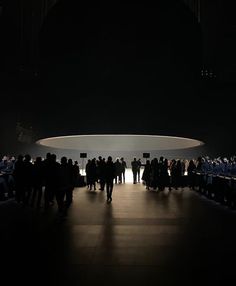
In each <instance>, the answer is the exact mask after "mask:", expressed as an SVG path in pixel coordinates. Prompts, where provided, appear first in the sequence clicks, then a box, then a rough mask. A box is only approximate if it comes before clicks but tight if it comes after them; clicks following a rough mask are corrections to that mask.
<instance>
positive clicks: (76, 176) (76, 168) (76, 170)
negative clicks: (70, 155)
mask: <svg viewBox="0 0 236 286" xmlns="http://www.w3.org/2000/svg"><path fill="white" fill-rule="evenodd" d="M73 177H74V187H78V185H79V178H80V169H79V165H78V161H75V162H74V164H73Z"/></svg>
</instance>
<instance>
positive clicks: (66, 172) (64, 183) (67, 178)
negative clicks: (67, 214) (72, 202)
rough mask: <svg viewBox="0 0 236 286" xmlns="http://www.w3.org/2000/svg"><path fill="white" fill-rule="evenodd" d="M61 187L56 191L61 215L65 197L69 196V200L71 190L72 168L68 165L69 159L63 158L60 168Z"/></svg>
mask: <svg viewBox="0 0 236 286" xmlns="http://www.w3.org/2000/svg"><path fill="white" fill-rule="evenodd" d="M59 176H60V177H59V187H58V188H57V190H56V199H57V205H58V211H59V212H60V213H61V212H63V210H64V197H65V195H66V194H67V199H68V192H69V191H70V188H71V173H70V167H69V166H68V163H67V158H66V157H64V156H63V157H62V158H61V165H60V166H59Z"/></svg>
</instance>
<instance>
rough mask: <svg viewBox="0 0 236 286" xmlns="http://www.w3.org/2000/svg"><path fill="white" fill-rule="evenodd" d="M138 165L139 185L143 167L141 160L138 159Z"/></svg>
mask: <svg viewBox="0 0 236 286" xmlns="http://www.w3.org/2000/svg"><path fill="white" fill-rule="evenodd" d="M137 163H138V169H137V176H138V183H140V170H141V167H142V162H141V159H138V161H137Z"/></svg>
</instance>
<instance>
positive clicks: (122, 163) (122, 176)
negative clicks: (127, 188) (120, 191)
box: [120, 157, 127, 183]
mask: <svg viewBox="0 0 236 286" xmlns="http://www.w3.org/2000/svg"><path fill="white" fill-rule="evenodd" d="M120 161H121V181H122V183H125V170H126V168H127V165H126V162H125V160H124V158H123V157H122V158H121V159H120Z"/></svg>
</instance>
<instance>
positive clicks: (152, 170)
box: [0, 153, 236, 212]
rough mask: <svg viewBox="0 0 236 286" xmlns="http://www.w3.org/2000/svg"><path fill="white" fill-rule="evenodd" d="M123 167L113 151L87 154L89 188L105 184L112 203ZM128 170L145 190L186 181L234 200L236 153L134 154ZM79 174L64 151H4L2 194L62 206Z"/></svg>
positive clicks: (69, 198) (0, 165)
mask: <svg viewBox="0 0 236 286" xmlns="http://www.w3.org/2000/svg"><path fill="white" fill-rule="evenodd" d="M142 167H143V172H142V175H141V172H140V170H141V168H142ZM126 169H127V163H126V161H125V160H124V158H121V159H119V158H116V159H115V161H114V162H113V160H112V157H111V156H109V157H108V159H107V160H106V159H105V158H102V157H101V156H99V157H98V159H96V158H93V159H91V160H90V159H89V160H88V162H87V164H86V168H85V171H86V183H87V188H88V190H90V191H96V188H97V185H99V190H101V191H104V190H106V194H107V202H108V203H110V202H111V201H112V191H113V186H114V183H115V184H123V183H125V182H126ZM131 170H132V174H133V184H137V183H140V182H141V181H142V183H143V184H144V185H145V186H146V189H147V190H158V191H163V190H165V188H167V189H168V190H169V191H171V190H172V189H178V188H183V187H185V186H189V187H190V188H191V189H195V190H198V191H199V192H201V193H202V194H205V195H206V196H207V197H208V198H214V199H215V200H217V201H220V202H222V203H224V202H227V204H230V205H235V204H236V196H235V193H236V192H235V186H236V183H235V182H236V157H231V158H229V159H227V158H221V157H219V158H215V159H210V158H209V157H207V156H206V157H199V158H197V159H196V160H194V159H192V160H190V161H188V160H180V159H172V160H168V159H167V158H164V157H162V156H161V157H160V158H159V160H158V159H157V158H154V159H152V160H151V161H150V160H146V162H145V163H142V162H141V159H136V158H134V159H133V160H132V162H131ZM80 177H81V175H80V168H79V165H78V162H77V161H74V162H73V160H72V159H67V158H66V157H62V158H61V160H60V162H59V161H58V160H57V157H56V155H55V154H51V153H47V155H46V159H42V158H41V157H37V158H36V159H35V160H32V158H31V156H30V155H25V156H22V155H19V156H18V158H17V160H16V159H15V157H10V156H4V157H3V158H2V160H1V161H0V200H2V199H4V196H6V194H7V197H9V198H11V197H12V198H15V199H16V201H17V202H18V203H21V204H22V205H24V206H25V205H30V206H36V207H37V208H40V207H41V206H42V204H43V205H44V208H45V209H48V208H49V207H50V206H51V205H53V204H54V200H55V201H56V202H57V205H58V210H59V212H63V210H64V209H65V208H67V207H68V206H70V204H71V203H72V201H73V190H74V188H75V187H76V186H78V180H79V178H80Z"/></svg>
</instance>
